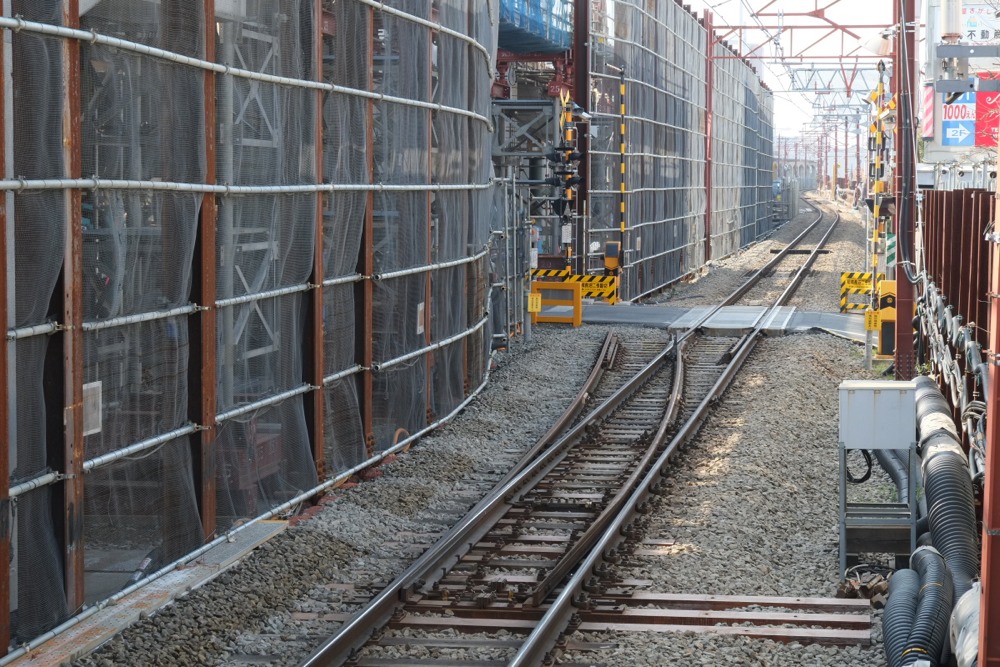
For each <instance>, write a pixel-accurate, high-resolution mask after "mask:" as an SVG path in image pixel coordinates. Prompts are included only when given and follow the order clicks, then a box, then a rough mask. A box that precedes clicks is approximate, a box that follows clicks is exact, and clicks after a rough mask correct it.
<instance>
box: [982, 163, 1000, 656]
mask: <svg viewBox="0 0 1000 667" xmlns="http://www.w3.org/2000/svg"><path fill="white" fill-rule="evenodd" d="M997 196H998V197H1000V181H998V186H997ZM994 220H995V221H996V223H1000V212H995V218H994ZM994 228H996V227H994ZM989 252H990V289H989V291H990V294H991V296H990V297H989V298H990V319H989V350H990V351H991V352H992V355H993V356H992V358H991V363H990V365H989V368H990V370H989V378H990V388H991V391H990V392H989V394H988V396H987V402H986V482H985V488H984V492H983V553H982V582H983V589H982V591H983V592H982V598H981V599H980V608H979V664H980V665H982V667H997V666H998V665H1000V632H997V631H996V628H997V627H998V626H1000V391H998V390H997V388H998V387H1000V384H998V383H1000V366H998V365H997V361H998V357H997V353H998V351H1000V297H998V296H997V295H998V294H1000V244H998V243H996V242H995V241H994V242H992V243H990V246H989Z"/></svg>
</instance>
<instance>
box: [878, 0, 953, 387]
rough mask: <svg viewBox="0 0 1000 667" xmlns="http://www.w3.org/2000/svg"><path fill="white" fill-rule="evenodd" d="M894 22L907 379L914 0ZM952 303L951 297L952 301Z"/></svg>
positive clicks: (901, 340) (910, 366)
mask: <svg viewBox="0 0 1000 667" xmlns="http://www.w3.org/2000/svg"><path fill="white" fill-rule="evenodd" d="M896 12H897V16H896V23H897V24H898V25H900V29H899V31H898V32H897V35H896V56H895V60H896V63H895V65H896V66H895V67H894V68H893V77H894V78H895V85H894V86H893V87H894V88H895V89H896V91H897V92H896V98H897V99H896V109H897V111H896V113H897V115H898V117H899V120H900V122H899V123H898V127H899V131H898V134H897V137H898V144H897V150H896V186H897V187H896V188H895V192H896V256H897V259H896V265H897V266H900V267H901V268H902V269H903V270H901V271H897V272H896V276H897V278H896V313H897V322H896V341H895V344H896V348H895V357H896V360H895V366H896V379H897V380H909V379H911V378H912V377H913V376H914V374H915V368H914V363H913V327H912V326H910V320H911V319H912V318H913V296H914V294H913V291H914V289H913V284H912V283H911V282H910V281H909V280H907V277H906V276H907V273H908V272H907V270H906V267H905V265H902V264H901V262H902V261H906V260H912V259H913V256H914V254H913V253H914V248H913V236H914V224H913V222H914V206H915V205H916V200H915V191H914V190H915V189H914V185H915V182H914V181H915V179H914V174H915V172H916V146H914V143H913V98H914V95H913V93H914V90H915V89H914V81H915V79H916V56H917V54H916V44H915V40H914V35H915V34H916V18H915V17H916V11H915V1H914V0H898V2H897V3H896ZM952 303H954V301H953V302H952Z"/></svg>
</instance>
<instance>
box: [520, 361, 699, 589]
mask: <svg viewBox="0 0 1000 667" xmlns="http://www.w3.org/2000/svg"><path fill="white" fill-rule="evenodd" d="M685 345H686V341H684V342H681V343H680V344H679V345H678V348H677V359H676V362H675V365H674V385H673V388H672V390H671V392H670V398H669V399H668V400H667V410H666V412H665V413H664V414H663V417H662V418H661V419H660V423H659V425H658V427H657V430H656V433H655V435H653V437H652V439H651V440H650V442H649V446H648V447H647V449H646V452H645V453H644V454H643V456H642V458H640V459H639V460H638V461H636V464H635V467H634V468H633V469H632V473H631V474H630V475H629V476H628V479H626V480H625V482H624V483H623V484H622V486H621V489H619V490H618V492H617V493H615V496H614V497H613V498H612V499H611V501H610V502H609V503H608V504H607V505H606V506H605V508H604V509H603V510H601V513H600V514H599V515H598V516H597V518H596V519H594V521H593V522H592V523H591V524H590V525H589V526H587V529H586V530H585V531H584V532H583V534H581V535H580V536H579V538H577V539H576V541H575V542H573V546H571V547H570V548H569V549H568V550H567V551H566V553H565V554H563V555H562V556H561V557H560V558H559V561H558V562H557V563H556V565H555V566H554V567H553V568H552V569H551V570H549V572H548V573H547V574H546V575H545V577H544V578H543V579H542V580H541V581H540V582H539V583H538V584H537V585H536V586H535V587H534V590H532V591H531V594H530V596H529V598H528V600H527V601H526V604H530V605H531V606H532V607H538V606H539V605H541V604H542V603H543V602H544V601H545V598H547V597H548V595H549V593H551V592H552V591H554V590H555V589H556V587H557V586H558V585H559V584H560V583H561V582H562V580H563V579H564V578H565V577H566V575H568V574H569V573H570V572H571V571H572V570H573V568H575V567H576V566H577V564H578V563H579V562H580V560H581V559H583V557H584V556H586V555H587V554H588V553H589V552H590V550H591V549H592V548H593V546H594V544H596V542H597V541H598V540H599V539H600V537H601V536H602V535H603V533H604V531H605V530H606V529H607V526H608V524H609V522H610V521H611V520H613V519H614V518H615V517H616V516H618V514H619V513H621V511H622V508H623V507H624V506H625V502H626V501H627V500H628V498H629V497H630V496H631V495H632V493H633V492H634V490H635V488H636V484H637V483H638V482H639V479H640V476H641V475H642V474H643V473H644V472H645V471H646V470H647V469H648V467H649V463H650V461H652V460H653V457H654V456H655V455H656V452H657V451H658V450H659V449H660V448H661V447H662V446H663V445H664V443H665V442H666V441H667V430H668V429H669V428H670V426H671V425H672V424H673V423H674V421H675V420H676V419H677V414H678V413H679V412H680V405H681V397H682V395H683V390H684V355H683V352H684V346H685Z"/></svg>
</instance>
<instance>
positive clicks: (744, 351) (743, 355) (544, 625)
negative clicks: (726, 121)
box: [508, 211, 840, 667]
mask: <svg viewBox="0 0 1000 667" xmlns="http://www.w3.org/2000/svg"><path fill="white" fill-rule="evenodd" d="M822 218H823V213H822V211H820V215H819V218H818V219H817V221H816V222H815V223H813V224H812V225H810V227H809V229H808V230H807V231H806V232H803V234H801V235H799V237H797V238H796V242H798V241H801V239H802V238H803V237H804V235H805V234H806V233H808V232H809V231H811V230H812V229H813V228H814V227H815V226H816V224H818V223H819V221H820V220H822ZM839 222H840V215H839V214H836V217H835V218H834V221H833V223H832V224H831V225H830V228H829V229H828V230H827V231H826V233H825V234H824V235H823V237H822V238H821V239H820V241H819V243H817V244H816V247H815V248H813V251H812V252H811V253H810V254H809V257H808V258H807V260H806V262H805V263H804V264H803V265H802V266H801V267H799V269H798V271H796V274H795V276H794V278H793V279H792V281H791V282H790V283H789V285H788V286H787V287H786V288H785V290H784V291H783V292H782V294H781V296H779V297H778V299H777V300H776V301H775V304H774V305H773V306H772V307H771V308H778V307H781V306H782V305H784V304H785V303H787V301H788V299H789V298H791V295H792V294H794V292H795V290H796V289H798V287H799V285H801V283H802V281H803V280H804V279H805V276H806V275H807V273H808V271H809V268H810V267H811V266H812V264H813V262H815V260H816V257H818V256H819V251H820V250H821V249H822V248H823V246H824V244H825V243H826V241H827V240H828V239H829V238H830V235H831V234H832V233H833V231H834V229H835V228H836V226H837V224H838V223H839ZM791 247H792V245H791V244H790V245H789V246H788V248H791ZM788 248H786V250H787V249H788ZM769 264H771V262H769ZM754 275H756V276H763V275H764V274H763V273H762V272H760V271H759V272H757V273H755V274H754ZM758 279H759V278H758ZM741 289H742V287H741ZM741 289H740V290H737V292H741ZM737 292H734V294H735V293H737ZM742 293H745V291H743V292H742ZM765 321H766V318H761V319H760V321H758V323H757V325H756V326H755V328H754V330H753V331H752V332H750V333H749V334H748V335H747V336H746V337H745V338H744V342H743V344H742V345H740V347H739V349H738V350H736V352H735V354H734V355H733V358H732V359H731V360H730V361H729V363H728V364H727V366H726V369H725V370H724V371H723V372H722V375H721V376H720V377H719V379H718V380H716V382H715V384H714V385H713V386H712V389H711V390H710V391H709V392H708V394H707V395H706V396H705V397H704V398H703V399H702V401H701V402H700V403H699V404H698V407H697V408H696V409H695V410H694V412H693V413H692V415H691V416H690V417H689V418H688V419H687V421H685V423H684V424H683V425H682V426H681V427H680V429H679V430H678V431H677V433H676V435H675V436H674V437H673V439H672V440H671V441H670V443H669V444H668V445H667V446H666V447H665V448H664V449H663V452H662V453H661V454H660V456H659V458H658V459H657V460H656V462H655V463H654V464H653V466H652V467H651V468H650V469H649V472H648V473H647V474H646V475H645V477H644V478H643V479H642V481H641V482H640V483H639V485H638V488H636V489H635V490H634V492H633V493H632V494H631V496H630V497H629V498H628V501H627V503H626V504H625V506H626V507H627V508H628V509H626V510H625V511H623V512H620V513H619V514H618V515H617V516H616V517H614V519H613V520H612V521H611V522H610V525H608V527H607V529H606V530H605V531H604V533H603V535H601V537H600V539H599V540H597V541H596V544H595V546H594V547H593V548H592V549H591V550H590V552H589V554H588V555H587V556H586V558H585V559H583V560H582V563H579V565H578V567H577V569H576V572H575V573H574V575H573V576H572V577H571V578H570V579H569V581H567V582H566V585H565V586H564V588H563V590H562V591H561V592H560V594H559V595H558V596H557V598H556V600H555V601H554V602H553V603H552V604H551V606H550V607H549V608H548V610H547V611H546V613H545V615H544V616H543V617H542V618H541V619H540V620H539V621H538V623H537V625H536V626H535V629H534V630H533V631H532V633H531V634H530V635H529V636H528V639H527V640H526V641H525V642H524V643H523V644H522V645H521V648H520V649H519V650H518V652H517V654H516V655H515V656H514V657H513V658H512V659H511V661H510V662H509V663H508V666H509V667H529V666H534V665H539V664H546V661H547V660H551V659H552V656H551V651H552V649H553V647H555V646H556V644H557V642H558V640H559V637H560V636H561V635H562V634H563V632H564V630H565V629H566V628H568V627H569V626H570V625H571V624H572V622H573V620H574V616H575V614H576V611H575V610H576V609H577V608H579V607H581V606H585V605H586V601H587V593H586V591H585V590H584V584H585V583H586V582H587V581H588V580H589V579H590V578H591V577H594V576H595V575H597V574H598V567H599V565H600V564H601V562H602V561H603V560H604V558H605V555H606V554H608V553H609V551H610V550H612V549H614V548H615V547H617V545H618V544H620V543H621V542H622V541H624V539H625V537H624V535H625V533H626V531H625V530H624V529H625V527H626V526H627V524H629V523H631V521H632V520H633V517H635V515H636V514H637V513H638V510H639V507H640V506H641V505H642V504H643V503H644V502H646V500H647V498H648V497H649V496H650V495H652V494H653V493H654V491H653V489H654V487H655V486H656V484H658V483H659V481H660V479H661V478H662V477H663V476H664V475H665V474H666V471H667V467H668V465H669V463H670V460H671V459H672V458H673V456H674V454H675V453H676V452H677V451H678V450H679V449H680V448H681V447H682V446H683V445H685V444H687V443H688V442H689V441H690V440H691V439H693V438H694V436H695V435H697V433H698V431H699V430H700V429H701V426H702V424H703V423H704V422H705V420H706V419H707V418H708V414H709V410H710V408H711V407H712V406H713V405H715V403H716V402H717V401H718V400H719V398H720V397H721V396H722V394H723V393H724V392H725V390H726V388H727V387H728V386H729V384H730V383H731V382H732V380H733V378H734V377H735V376H736V374H737V372H738V371H739V370H740V368H742V366H743V364H744V363H745V362H746V360H747V358H748V357H749V356H750V352H751V351H752V350H753V349H754V347H756V344H757V341H758V340H760V338H761V336H762V335H763V331H764V322H765Z"/></svg>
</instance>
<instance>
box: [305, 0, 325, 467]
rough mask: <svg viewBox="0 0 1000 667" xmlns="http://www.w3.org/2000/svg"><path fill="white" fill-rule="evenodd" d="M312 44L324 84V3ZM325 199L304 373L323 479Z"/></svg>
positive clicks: (318, 128) (318, 123) (316, 2)
mask: <svg viewBox="0 0 1000 667" xmlns="http://www.w3.org/2000/svg"><path fill="white" fill-rule="evenodd" d="M312 3H313V7H312V10H313V15H312V40H313V41H312V44H313V67H314V68H315V70H316V72H315V78H316V81H320V82H322V81H323V44H324V37H323V3H322V2H320V0H312ZM325 95H326V93H324V92H323V91H322V90H317V91H316V118H315V122H314V124H313V125H314V128H315V129H314V135H313V137H314V140H315V141H316V156H315V159H316V174H315V176H316V182H317V183H322V182H323V100H324V97H325ZM324 200H325V197H324V196H323V193H322V192H317V193H316V230H315V235H314V236H313V238H314V248H313V278H312V281H311V282H312V284H313V288H312V292H311V293H310V309H309V310H310V320H309V322H308V323H307V324H306V340H305V344H306V350H305V353H306V354H305V360H306V365H305V370H306V382H308V383H309V384H311V385H312V386H314V387H316V389H314V390H313V391H311V392H309V393H308V394H306V397H307V398H306V399H305V400H306V419H307V424H308V428H309V437H310V438H312V450H313V461H314V462H315V464H316V473H317V474H318V475H319V478H320V479H322V478H323V476H324V474H325V472H326V471H325V467H326V458H325V454H324V452H325V449H324V444H325V441H326V436H325V423H324V419H325V394H326V391H325V389H324V387H323V366H324V349H323V343H324V338H325V334H324V323H323V309H324V294H323V277H324V271H325V269H324V268H323V237H324V234H323V208H324V206H323V203H324Z"/></svg>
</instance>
